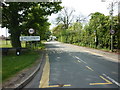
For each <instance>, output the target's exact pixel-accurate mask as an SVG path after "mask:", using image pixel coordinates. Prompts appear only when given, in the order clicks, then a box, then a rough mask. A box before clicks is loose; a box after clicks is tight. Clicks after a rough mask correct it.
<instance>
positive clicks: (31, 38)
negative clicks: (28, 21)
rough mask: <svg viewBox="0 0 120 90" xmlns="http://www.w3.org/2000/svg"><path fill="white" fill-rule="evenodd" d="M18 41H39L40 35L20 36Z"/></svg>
mask: <svg viewBox="0 0 120 90" xmlns="http://www.w3.org/2000/svg"><path fill="white" fill-rule="evenodd" d="M20 41H40V36H20Z"/></svg>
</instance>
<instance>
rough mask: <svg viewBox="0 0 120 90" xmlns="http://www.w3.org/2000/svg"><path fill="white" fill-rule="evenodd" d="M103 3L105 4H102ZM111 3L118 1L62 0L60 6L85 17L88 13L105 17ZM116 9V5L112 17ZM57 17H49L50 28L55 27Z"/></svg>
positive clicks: (115, 13)
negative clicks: (97, 13)
mask: <svg viewBox="0 0 120 90" xmlns="http://www.w3.org/2000/svg"><path fill="white" fill-rule="evenodd" d="M102 1H105V2H102ZM111 1H118V0H62V4H61V5H62V6H65V7H68V8H72V9H75V12H76V14H78V15H79V14H82V15H84V16H85V17H87V16H88V15H89V14H90V13H94V12H100V13H103V14H105V15H109V9H108V7H109V4H110V3H111ZM117 13H118V7H117V4H116V6H115V7H114V15H117ZM56 17H57V15H56V14H52V15H51V16H50V17H49V22H51V23H52V25H51V27H50V28H53V27H54V26H55V25H54V24H53V22H55V18H56Z"/></svg>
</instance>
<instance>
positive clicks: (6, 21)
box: [2, 2, 62, 47]
mask: <svg viewBox="0 0 120 90" xmlns="http://www.w3.org/2000/svg"><path fill="white" fill-rule="evenodd" d="M61 9H62V7H61V6H60V2H48V3H45V2H44V3H43V2H39V3H33V2H9V3H8V2H7V3H2V27H7V28H8V29H9V33H10V34H11V42H12V46H13V47H21V43H20V40H19V37H20V35H21V32H23V33H24V30H26V27H27V28H29V27H31V28H35V29H36V26H37V27H39V28H40V27H41V28H42V22H44V23H43V24H45V23H46V22H47V16H48V15H51V14H52V13H57V12H58V11H59V10H61ZM39 23H41V24H39ZM46 25H49V24H47V23H46ZM37 29H38V28H37Z"/></svg>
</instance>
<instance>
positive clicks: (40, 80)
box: [17, 41, 120, 88]
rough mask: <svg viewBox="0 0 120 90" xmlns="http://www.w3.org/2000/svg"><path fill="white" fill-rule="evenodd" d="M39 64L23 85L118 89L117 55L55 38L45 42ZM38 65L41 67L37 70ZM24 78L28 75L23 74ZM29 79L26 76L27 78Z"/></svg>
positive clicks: (29, 86) (33, 86)
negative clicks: (42, 56) (44, 52)
mask: <svg viewBox="0 0 120 90" xmlns="http://www.w3.org/2000/svg"><path fill="white" fill-rule="evenodd" d="M45 44H46V49H47V50H46V51H47V52H46V54H45V56H46V57H44V59H43V61H42V63H41V62H40V63H38V64H37V65H38V66H37V65H36V68H34V69H33V70H29V71H31V72H34V71H35V72H34V73H35V74H33V73H32V74H30V76H31V77H32V75H34V77H33V78H32V79H28V80H27V81H25V78H24V81H25V82H26V83H25V84H24V85H22V83H21V84H18V85H17V87H20V85H21V86H24V88H118V87H119V86H120V83H119V78H118V76H119V75H118V70H120V69H119V67H118V64H119V60H118V56H119V55H118V54H116V53H110V52H105V51H102V50H96V49H91V48H86V47H80V46H76V45H71V44H65V43H60V42H57V41H51V42H46V43H45ZM40 68H41V69H40ZM26 78H28V77H26ZM29 78H30V77H29Z"/></svg>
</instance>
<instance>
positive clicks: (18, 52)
mask: <svg viewBox="0 0 120 90" xmlns="http://www.w3.org/2000/svg"><path fill="white" fill-rule="evenodd" d="M20 52H21V48H16V55H17V56H19V55H20Z"/></svg>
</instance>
